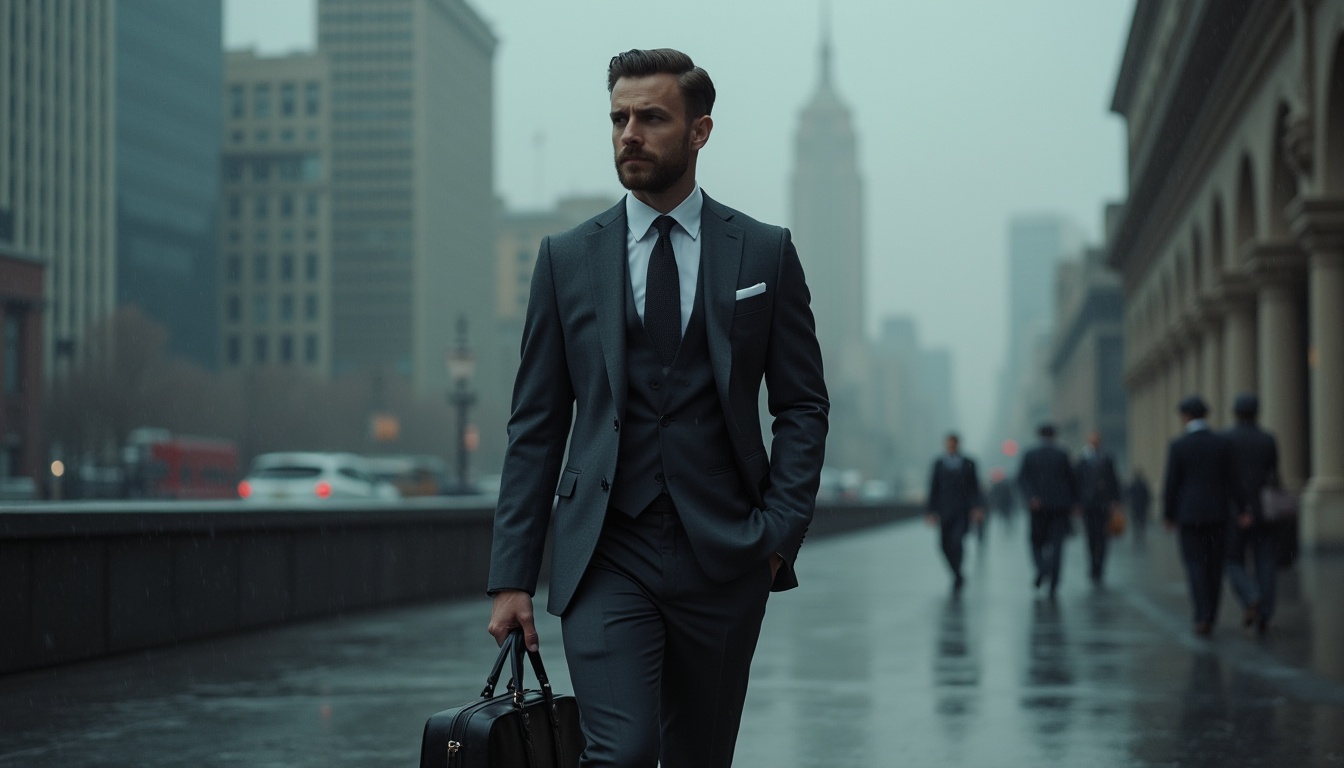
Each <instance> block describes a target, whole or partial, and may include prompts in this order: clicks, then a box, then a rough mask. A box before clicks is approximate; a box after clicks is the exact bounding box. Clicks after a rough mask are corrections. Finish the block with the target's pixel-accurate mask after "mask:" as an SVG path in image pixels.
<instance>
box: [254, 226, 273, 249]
mask: <svg viewBox="0 0 1344 768" xmlns="http://www.w3.org/2000/svg"><path fill="white" fill-rule="evenodd" d="M270 237H271V235H270V233H269V232H267V231H266V230H264V229H258V230H257V232H256V234H255V235H254V236H253V238H252V239H253V240H254V241H256V243H257V245H265V244H266V241H267V240H269V239H270Z"/></svg>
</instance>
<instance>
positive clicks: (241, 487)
mask: <svg viewBox="0 0 1344 768" xmlns="http://www.w3.org/2000/svg"><path fill="white" fill-rule="evenodd" d="M251 497H252V484H251V483H249V482H247V481H246V480H244V481H242V482H241V483H239V484H238V498H240V499H248V498H251Z"/></svg>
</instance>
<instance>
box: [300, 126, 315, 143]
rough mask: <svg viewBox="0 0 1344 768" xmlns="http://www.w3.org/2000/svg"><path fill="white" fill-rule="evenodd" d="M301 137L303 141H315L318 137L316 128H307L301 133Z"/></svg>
mask: <svg viewBox="0 0 1344 768" xmlns="http://www.w3.org/2000/svg"><path fill="white" fill-rule="evenodd" d="M303 137H304V138H305V139H307V140H308V141H317V137H318V132H317V129H316V128H309V129H308V130H306V131H304V133H303Z"/></svg>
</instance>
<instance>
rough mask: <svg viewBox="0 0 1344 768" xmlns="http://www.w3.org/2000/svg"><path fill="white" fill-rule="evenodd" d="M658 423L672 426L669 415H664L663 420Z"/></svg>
mask: <svg viewBox="0 0 1344 768" xmlns="http://www.w3.org/2000/svg"><path fill="white" fill-rule="evenodd" d="M658 423H659V424H662V425H663V426H664V427H670V426H672V419H671V418H670V417H667V416H664V417H663V420H662V421H660V422H658Z"/></svg>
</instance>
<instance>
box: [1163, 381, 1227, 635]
mask: <svg viewBox="0 0 1344 768" xmlns="http://www.w3.org/2000/svg"><path fill="white" fill-rule="evenodd" d="M1178 411H1179V412H1180V415H1181V422H1182V423H1183V424H1184V425H1185V432H1184V434H1182V435H1181V436H1180V437H1177V438H1176V439H1174V440H1172V441H1171V445H1170V447H1169V448H1168V449H1167V469H1166V472H1165V474H1166V482H1165V483H1164V487H1163V491H1162V505H1163V509H1162V516H1163V522H1164V524H1165V525H1166V527H1167V530H1174V529H1179V536H1180V548H1181V560H1182V561H1183V562H1184V564H1185V572H1186V576H1187V577H1188V579H1189V582H1190V600H1191V603H1192V604H1193V608H1194V620H1195V634H1196V635H1199V636H1201V637H1207V636H1208V635H1209V633H1211V632H1212V631H1213V625H1214V622H1215V621H1217V619H1218V598H1219V596H1220V594H1221V593H1222V590H1223V560H1224V558H1225V557H1226V553H1227V535H1228V533H1227V528H1228V522H1229V521H1230V520H1231V518H1232V517H1233V516H1234V514H1240V513H1241V512H1242V511H1243V510H1244V504H1243V503H1242V491H1241V485H1240V482H1239V481H1238V478H1237V477H1236V474H1235V469H1234V464H1233V457H1232V441H1230V440H1228V439H1227V438H1226V437H1223V436H1222V435H1219V434H1215V433H1214V432H1212V431H1211V430H1210V429H1209V426H1208V423H1207V422H1206V421H1205V420H1204V419H1205V417H1206V416H1207V415H1208V413H1209V407H1208V406H1207V405H1205V403H1204V400H1203V399H1202V398H1200V397H1199V396H1198V395H1190V396H1188V397H1186V398H1184V399H1182V400H1181V402H1180V405H1179V406H1178Z"/></svg>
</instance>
